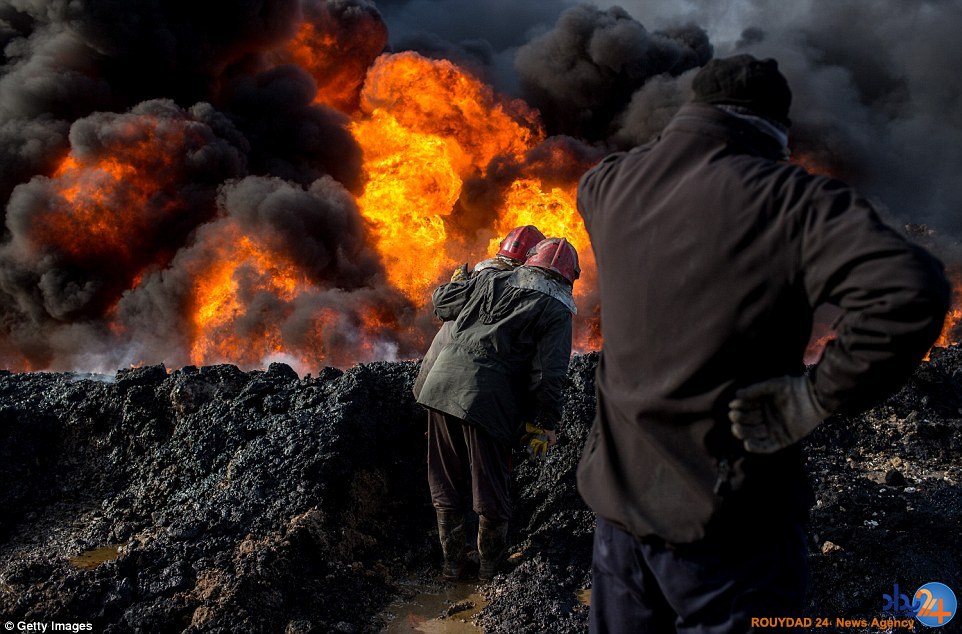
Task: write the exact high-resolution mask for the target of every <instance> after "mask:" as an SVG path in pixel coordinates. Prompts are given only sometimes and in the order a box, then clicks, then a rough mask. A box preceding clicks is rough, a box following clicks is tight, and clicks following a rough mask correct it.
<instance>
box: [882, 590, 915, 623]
mask: <svg viewBox="0 0 962 634" xmlns="http://www.w3.org/2000/svg"><path fill="white" fill-rule="evenodd" d="M920 607H922V603H921V602H920V601H918V600H916V601H910V600H909V596H908V595H907V594H902V593H900V592H899V584H897V583H896V584H895V589H894V590H893V591H892V594H883V595H882V612H883V613H885V614H891V615H893V616H900V615H907V616H915V615H916V614H918V611H919V608H920Z"/></svg>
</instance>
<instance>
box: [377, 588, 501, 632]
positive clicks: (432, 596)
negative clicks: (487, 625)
mask: <svg viewBox="0 0 962 634" xmlns="http://www.w3.org/2000/svg"><path fill="white" fill-rule="evenodd" d="M414 589H415V591H416V592H417V594H416V595H415V596H414V597H413V598H411V599H404V600H401V601H397V602H395V603H393V604H391V605H390V606H389V607H388V608H387V610H385V612H384V614H383V615H382V616H384V617H385V618H386V619H388V620H389V622H388V625H387V627H385V628H384V629H383V630H381V633H382V634H400V633H402V632H424V633H425V634H481V632H482V631H483V630H482V629H481V628H480V627H478V626H476V625H475V624H474V622H473V621H472V618H473V617H474V616H475V615H476V614H477V613H478V612H480V611H481V608H483V607H484V606H485V605H487V601H485V600H484V597H482V596H481V595H480V594H478V584H477V582H475V583H469V582H461V583H456V584H453V585H445V586H444V587H442V588H434V587H428V586H414Z"/></svg>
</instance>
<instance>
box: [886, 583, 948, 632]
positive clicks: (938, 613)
mask: <svg viewBox="0 0 962 634" xmlns="http://www.w3.org/2000/svg"><path fill="white" fill-rule="evenodd" d="M957 607H958V602H957V600H956V598H955V593H954V592H952V589H951V588H949V587H948V586H947V585H945V584H944V583H939V582H937V581H932V582H929V583H927V584H925V585H923V586H922V587H921V588H919V589H918V590H916V591H915V594H914V595H913V597H912V599H909V597H908V595H906V594H904V593H901V592H899V584H897V583H896V584H895V587H894V588H893V590H892V594H883V595H882V612H884V613H885V614H892V615H895V616H899V615H904V616H914V617H915V618H916V620H918V622H919V623H921V624H922V625H926V626H928V627H942V626H943V625H945V624H947V623H948V622H949V621H951V620H952V617H954V616H955V611H956V609H957Z"/></svg>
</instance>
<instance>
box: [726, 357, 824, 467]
mask: <svg viewBox="0 0 962 634" xmlns="http://www.w3.org/2000/svg"><path fill="white" fill-rule="evenodd" d="M728 407H729V411H728V418H729V420H731V422H732V434H734V435H735V437H736V438H738V439H739V440H741V441H742V443H743V444H744V446H745V449H746V450H747V451H750V452H752V453H774V452H776V451H778V450H779V449H784V448H785V447H788V446H789V445H791V444H793V443H795V442H797V441H799V440H801V439H802V438H804V437H805V436H806V435H807V434H808V433H809V432H811V431H812V430H813V429H815V428H816V427H818V424H819V423H821V422H822V421H823V420H825V419H826V418H827V417H828V416H829V414H830V412H828V411H826V410H825V408H824V407H823V406H822V405H821V404H820V403H819V402H818V400H817V399H816V398H815V392H814V390H813V389H812V382H811V381H810V380H809V379H808V377H807V376H783V377H780V378H777V379H771V380H768V381H762V382H761V383H756V384H754V385H749V386H748V387H746V388H744V389H741V390H738V391H737V392H735V399H734V400H733V401H731V402H730V403H729V404H728Z"/></svg>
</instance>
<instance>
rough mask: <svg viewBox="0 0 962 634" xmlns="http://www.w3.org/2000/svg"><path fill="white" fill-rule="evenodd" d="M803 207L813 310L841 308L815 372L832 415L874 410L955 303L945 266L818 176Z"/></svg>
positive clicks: (802, 260) (802, 258) (805, 268)
mask: <svg viewBox="0 0 962 634" xmlns="http://www.w3.org/2000/svg"><path fill="white" fill-rule="evenodd" d="M809 202H810V204H809V205H806V206H805V207H806V211H805V217H804V218H803V219H802V224H801V227H802V229H801V235H800V238H801V239H800V241H799V244H800V255H799V269H800V272H801V275H802V278H803V280H804V284H805V289H806V292H807V294H808V298H809V301H810V302H811V304H812V305H813V306H817V305H818V304H821V303H830V304H834V305H836V306H838V307H839V308H841V309H842V315H841V317H840V318H839V320H838V322H837V323H836V325H835V330H836V339H835V340H834V341H832V342H830V343H829V344H828V346H827V347H826V349H825V351H824V353H823V354H822V358H821V360H820V361H819V362H818V364H817V365H816V367H815V368H814V370H813V372H812V381H813V385H814V388H815V392H816V397H817V398H818V400H819V401H820V402H821V403H822V404H823V405H824V406H825V407H826V408H827V409H828V410H829V411H837V410H838V409H847V410H860V409H864V408H866V407H870V406H872V405H874V404H876V403H877V402H879V401H880V400H882V399H883V398H885V397H886V396H887V395H888V394H889V393H891V392H892V391H894V390H895V389H897V388H898V387H900V386H901V385H902V383H903V382H904V381H906V380H907V379H908V377H909V376H910V375H911V373H912V372H913V371H914V370H915V368H916V366H917V365H918V364H919V362H920V361H921V360H922V358H923V357H924V356H925V355H926V353H927V352H928V350H929V348H930V347H931V345H932V343H933V342H934V341H935V339H936V338H937V337H938V335H939V333H940V331H941V329H942V324H943V320H944V317H945V313H946V311H947V309H948V306H949V285H948V282H947V280H946V278H945V273H944V270H943V267H942V264H941V263H940V262H939V261H938V260H937V259H936V258H935V257H933V256H932V255H931V254H929V253H928V252H927V251H925V250H924V249H922V248H921V247H919V246H917V245H914V244H912V243H910V242H908V241H907V240H906V239H905V238H903V237H902V236H900V235H899V234H897V233H896V232H895V231H894V230H892V229H891V228H889V227H888V226H887V225H885V224H884V223H883V222H882V221H881V220H880V219H879V218H878V216H877V214H876V213H875V211H874V210H873V208H872V206H871V205H870V204H869V202H868V201H867V200H865V199H864V198H861V197H860V196H858V195H857V194H856V193H855V192H854V191H852V190H851V189H850V188H849V187H847V186H846V185H844V184H842V183H840V182H838V181H834V180H828V179H821V180H820V182H818V184H817V186H816V187H815V189H814V194H813V195H812V197H811V199H810V200H809Z"/></svg>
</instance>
